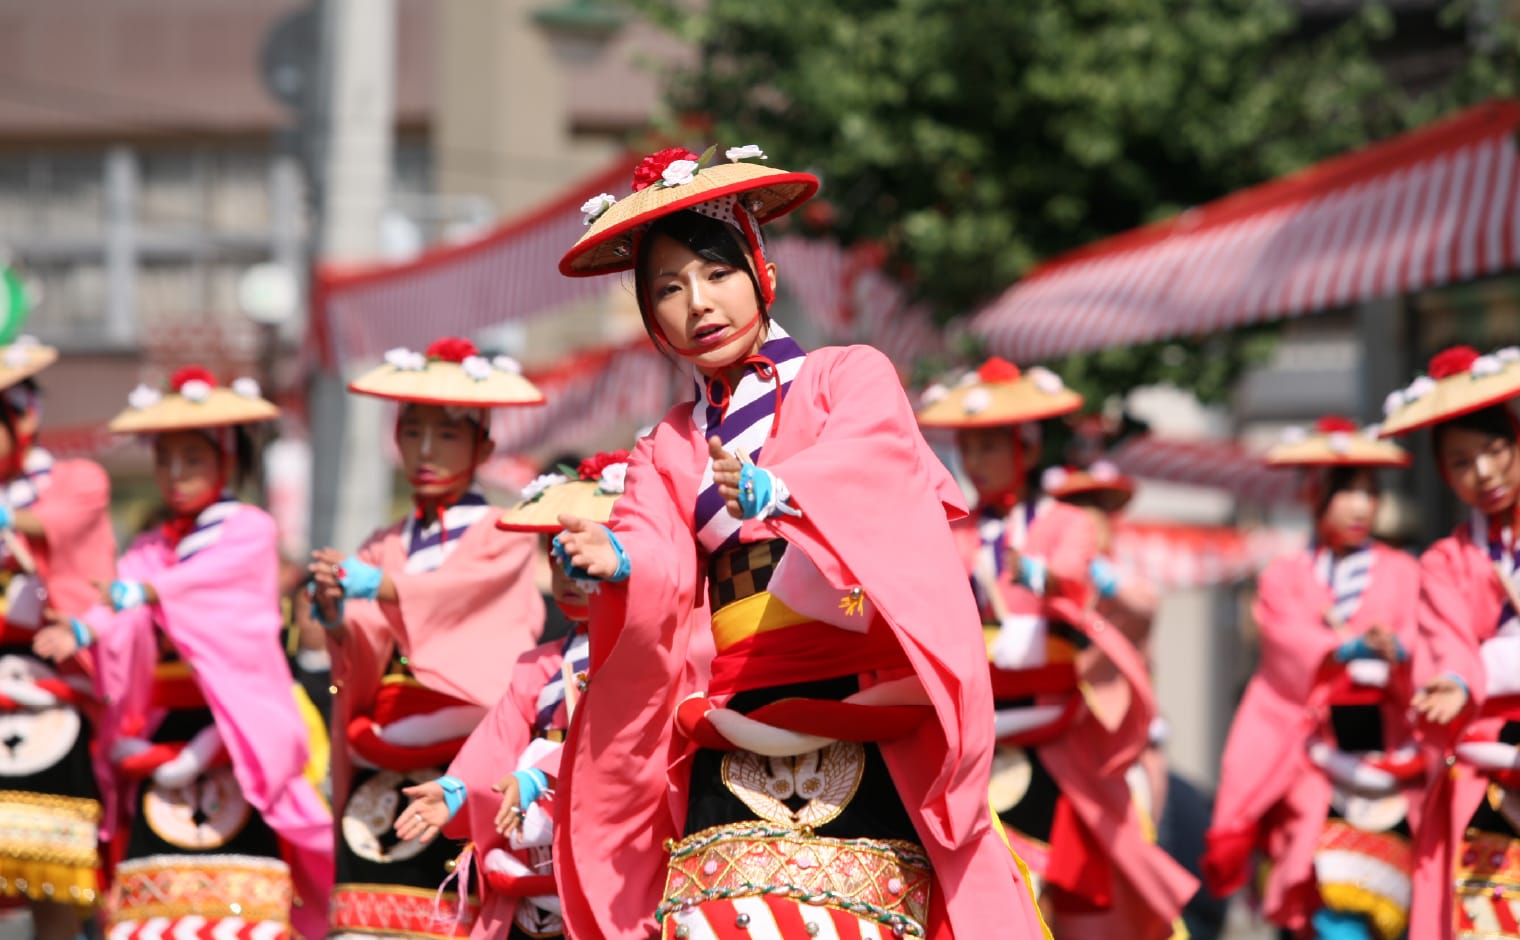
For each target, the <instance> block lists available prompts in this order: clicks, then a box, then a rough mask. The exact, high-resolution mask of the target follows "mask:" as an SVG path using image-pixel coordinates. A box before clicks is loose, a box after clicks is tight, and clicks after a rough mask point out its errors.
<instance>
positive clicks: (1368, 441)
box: [1266, 415, 1409, 467]
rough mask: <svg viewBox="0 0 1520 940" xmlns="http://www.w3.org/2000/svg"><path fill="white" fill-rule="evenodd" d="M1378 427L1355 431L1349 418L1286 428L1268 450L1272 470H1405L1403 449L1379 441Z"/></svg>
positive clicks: (1355, 428) (1321, 419)
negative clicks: (1274, 468)
mask: <svg viewBox="0 0 1520 940" xmlns="http://www.w3.org/2000/svg"><path fill="white" fill-rule="evenodd" d="M1378 437H1379V428H1378V426H1377V425H1375V424H1374V425H1372V426H1371V427H1367V428H1358V427H1357V426H1356V422H1355V421H1352V420H1351V419H1350V418H1342V417H1338V416H1335V415H1330V416H1327V417H1324V418H1320V419H1319V421H1318V422H1316V423H1315V425H1314V430H1312V431H1306V430H1304V429H1303V428H1298V427H1293V428H1289V429H1288V430H1287V431H1285V432H1284V433H1283V439H1282V442H1281V443H1279V444H1277V445H1276V446H1274V447H1273V448H1272V449H1271V450H1269V451H1267V458H1266V459H1267V464H1268V466H1272V467H1407V466H1409V454H1408V453H1406V452H1405V451H1404V449H1403V448H1402V447H1399V446H1398V445H1397V444H1393V443H1390V442H1388V441H1383V440H1379V439H1378Z"/></svg>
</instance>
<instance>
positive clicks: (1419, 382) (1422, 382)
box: [1404, 375, 1436, 402]
mask: <svg viewBox="0 0 1520 940" xmlns="http://www.w3.org/2000/svg"><path fill="white" fill-rule="evenodd" d="M1435 388H1436V380H1435V379H1433V378H1431V377H1430V376H1428V375H1422V376H1420V377H1419V378H1417V379H1415V380H1414V381H1413V382H1410V383H1409V387H1408V388H1406V389H1404V397H1405V398H1406V399H1408V400H1409V401H1411V402H1414V401H1419V400H1420V399H1421V398H1424V397H1425V396H1426V395H1429V394H1430V393H1431V392H1433V391H1435Z"/></svg>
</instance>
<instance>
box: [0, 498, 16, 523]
mask: <svg viewBox="0 0 1520 940" xmlns="http://www.w3.org/2000/svg"><path fill="white" fill-rule="evenodd" d="M15 524H16V511H15V510H13V509H11V507H10V506H9V505H7V504H5V503H0V529H9V528H11V527H13V526H15Z"/></svg>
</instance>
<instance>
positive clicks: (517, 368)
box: [491, 356, 522, 375]
mask: <svg viewBox="0 0 1520 940" xmlns="http://www.w3.org/2000/svg"><path fill="white" fill-rule="evenodd" d="M491 365H492V367H494V368H495V369H496V371H497V372H507V373H510V374H512V375H522V363H520V362H518V361H517V360H516V359H513V358H512V357H511V356H497V357H496V358H495V359H492V360H491Z"/></svg>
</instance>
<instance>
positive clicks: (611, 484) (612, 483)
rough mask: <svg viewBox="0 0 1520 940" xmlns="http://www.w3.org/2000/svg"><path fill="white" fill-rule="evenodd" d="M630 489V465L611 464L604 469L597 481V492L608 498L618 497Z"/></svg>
mask: <svg viewBox="0 0 1520 940" xmlns="http://www.w3.org/2000/svg"><path fill="white" fill-rule="evenodd" d="M627 487H628V464H626V463H610V464H608V465H607V466H605V467H603V468H602V475H601V476H600V477H599V478H598V479H597V481H596V491H597V492H598V493H605V494H606V495H608V496H618V495H621V494H622V493H623V491H624V490H625V489H627Z"/></svg>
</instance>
